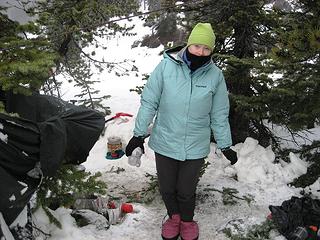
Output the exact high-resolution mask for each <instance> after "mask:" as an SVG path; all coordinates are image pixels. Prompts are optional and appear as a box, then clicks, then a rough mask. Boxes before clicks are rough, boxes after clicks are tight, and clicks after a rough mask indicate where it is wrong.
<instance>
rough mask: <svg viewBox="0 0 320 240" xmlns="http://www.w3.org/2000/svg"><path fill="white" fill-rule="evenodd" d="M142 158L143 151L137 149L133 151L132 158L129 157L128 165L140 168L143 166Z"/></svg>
mask: <svg viewBox="0 0 320 240" xmlns="http://www.w3.org/2000/svg"><path fill="white" fill-rule="evenodd" d="M141 156H142V149H141V148H139V147H137V148H136V149H134V150H133V152H132V154H131V156H129V157H128V163H129V165H131V166H135V167H140V165H141Z"/></svg>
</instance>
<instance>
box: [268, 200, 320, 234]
mask: <svg viewBox="0 0 320 240" xmlns="http://www.w3.org/2000/svg"><path fill="white" fill-rule="evenodd" d="M269 209H270V211H271V216H272V221H273V222H274V223H275V226H276V227H277V229H278V231H279V232H280V233H281V234H282V235H284V236H285V237H286V238H287V239H292V234H293V232H294V231H295V229H296V228H297V227H305V228H306V229H308V230H309V227H310V226H316V227H320V200H319V199H312V198H311V197H309V196H306V197H301V198H298V197H291V199H289V200H286V201H284V202H283V203H282V204H281V206H272V205H271V206H269ZM308 239H313V238H311V237H310V238H308Z"/></svg>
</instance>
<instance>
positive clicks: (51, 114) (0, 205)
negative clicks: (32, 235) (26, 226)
mask: <svg viewBox="0 0 320 240" xmlns="http://www.w3.org/2000/svg"><path fill="white" fill-rule="evenodd" d="M0 100H2V101H3V102H4V103H5V108H6V111H7V112H8V113H16V114H18V116H14V115H7V114H0V139H2V140H0V212H2V214H3V216H4V219H5V221H6V222H7V224H8V225H10V224H11V223H12V221H14V219H15V218H16V217H17V216H18V214H19V213H20V212H21V211H22V210H23V208H24V207H25V205H26V203H27V202H28V201H29V199H30V197H31V196H32V194H33V193H34V191H35V190H36V188H37V186H38V184H39V182H40V178H34V177H30V176H29V175H28V174H27V173H28V172H29V171H31V170H33V169H35V168H36V166H37V164H38V165H39V163H40V169H41V172H42V174H43V176H44V177H50V176H53V175H54V174H55V173H56V171H57V170H58V168H59V166H60V165H61V164H62V163H71V164H80V163H82V162H84V161H85V160H86V159H87V157H88V155H89V151H90V150H91V148H92V147H93V145H94V144H95V142H96V141H97V140H98V138H99V136H100V133H101V132H102V130H103V128H104V122H105V119H104V116H103V114H101V113H100V112H97V111H95V110H91V109H87V108H84V107H80V106H75V105H73V104H70V103H67V102H65V101H62V100H60V99H58V98H55V97H52V96H46V95H40V94H33V95H32V96H24V95H15V94H12V93H7V92H6V93H5V92H1V94H0Z"/></svg>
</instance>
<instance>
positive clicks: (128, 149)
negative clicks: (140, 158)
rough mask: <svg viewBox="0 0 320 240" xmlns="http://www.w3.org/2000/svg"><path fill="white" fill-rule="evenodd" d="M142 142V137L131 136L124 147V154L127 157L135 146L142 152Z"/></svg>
mask: <svg viewBox="0 0 320 240" xmlns="http://www.w3.org/2000/svg"><path fill="white" fill-rule="evenodd" d="M143 143H144V137H135V136H133V137H132V138H131V139H130V141H129V143H128V145H127V147H126V156H127V157H129V156H131V155H132V152H133V150H135V149H136V148H137V147H140V148H141V150H142V153H144V146H143Z"/></svg>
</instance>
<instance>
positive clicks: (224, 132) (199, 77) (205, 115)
mask: <svg viewBox="0 0 320 240" xmlns="http://www.w3.org/2000/svg"><path fill="white" fill-rule="evenodd" d="M173 51H174V49H172V50H167V51H165V52H164V58H163V60H162V61H161V62H160V63H159V64H158V66H157V67H156V68H155V70H154V71H153V72H152V74H151V75H150V77H149V79H148V81H147V83H146V85H145V87H144V90H143V92H142V95H141V106H140V108H139V112H138V115H137V118H136V122H135V128H134V135H135V136H146V135H147V129H148V126H149V125H150V124H151V123H152V121H153V118H154V117H155V120H154V124H153V128H152V132H151V136H150V140H149V147H150V148H151V149H152V150H154V151H155V152H157V153H160V154H162V155H164V156H167V157H170V158H174V159H177V160H182V161H184V160H188V159H199V158H204V157H206V156H207V155H208V154H209V152H210V133H211V132H210V129H212V131H213V134H214V137H215V140H216V141H217V145H218V147H219V148H220V149H221V148H226V147H229V146H231V145H232V141H231V133H230V125H229V119H228V116H229V99H228V92H227V88H226V83H225V80H224V77H223V74H222V71H221V70H220V69H219V68H218V67H217V66H216V65H215V64H214V63H213V62H210V63H208V64H206V65H205V66H202V67H200V68H198V69H197V70H196V71H194V72H192V73H191V70H190V69H189V67H188V66H187V64H186V63H185V62H184V61H183V60H182V54H183V52H184V51H185V48H183V49H181V50H180V51H179V52H178V53H175V54H174V53H173ZM175 55H176V56H175Z"/></svg>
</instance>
